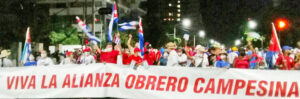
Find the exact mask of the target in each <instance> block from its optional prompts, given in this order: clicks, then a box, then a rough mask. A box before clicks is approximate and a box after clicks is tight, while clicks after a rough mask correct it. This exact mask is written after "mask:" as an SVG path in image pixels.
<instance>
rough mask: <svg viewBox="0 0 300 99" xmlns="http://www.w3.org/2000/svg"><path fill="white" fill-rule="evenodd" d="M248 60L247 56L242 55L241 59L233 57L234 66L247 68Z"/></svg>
mask: <svg viewBox="0 0 300 99" xmlns="http://www.w3.org/2000/svg"><path fill="white" fill-rule="evenodd" d="M248 60H249V59H248V57H244V58H243V59H239V58H238V57H236V58H235V59H234V61H235V68H241V69H248V68H249V62H248Z"/></svg>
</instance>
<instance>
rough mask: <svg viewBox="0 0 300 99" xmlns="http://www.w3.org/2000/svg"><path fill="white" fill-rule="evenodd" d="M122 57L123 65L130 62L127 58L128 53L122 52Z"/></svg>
mask: <svg viewBox="0 0 300 99" xmlns="http://www.w3.org/2000/svg"><path fill="white" fill-rule="evenodd" d="M122 58H123V64H124V65H128V64H130V63H129V62H128V58H129V56H128V53H123V54H122Z"/></svg>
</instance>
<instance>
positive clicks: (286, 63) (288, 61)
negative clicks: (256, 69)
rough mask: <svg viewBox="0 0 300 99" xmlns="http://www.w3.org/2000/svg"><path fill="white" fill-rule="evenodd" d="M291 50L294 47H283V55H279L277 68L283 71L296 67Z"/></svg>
mask: <svg viewBox="0 0 300 99" xmlns="http://www.w3.org/2000/svg"><path fill="white" fill-rule="evenodd" d="M291 49H292V47H290V46H283V47H282V51H283V53H281V54H279V57H278V58H277V60H276V64H275V66H276V67H277V68H279V69H281V70H291V69H292V68H293V67H294V59H293V58H291V57H290V56H289V55H290V54H291V53H292V52H291Z"/></svg>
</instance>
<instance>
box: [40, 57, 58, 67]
mask: <svg viewBox="0 0 300 99" xmlns="http://www.w3.org/2000/svg"><path fill="white" fill-rule="evenodd" d="M53 64H54V63H53V61H52V59H50V58H49V57H45V58H40V59H39V60H38V61H37V66H49V65H53Z"/></svg>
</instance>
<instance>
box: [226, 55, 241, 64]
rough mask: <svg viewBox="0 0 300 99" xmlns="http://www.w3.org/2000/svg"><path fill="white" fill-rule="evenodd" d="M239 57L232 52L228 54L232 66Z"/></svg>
mask: <svg viewBox="0 0 300 99" xmlns="http://www.w3.org/2000/svg"><path fill="white" fill-rule="evenodd" d="M238 56H239V55H238V54H237V53H236V52H231V53H229V54H228V62H229V63H230V64H233V61H234V59H235V58H236V57H238Z"/></svg>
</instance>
